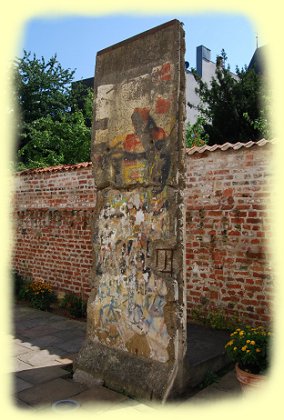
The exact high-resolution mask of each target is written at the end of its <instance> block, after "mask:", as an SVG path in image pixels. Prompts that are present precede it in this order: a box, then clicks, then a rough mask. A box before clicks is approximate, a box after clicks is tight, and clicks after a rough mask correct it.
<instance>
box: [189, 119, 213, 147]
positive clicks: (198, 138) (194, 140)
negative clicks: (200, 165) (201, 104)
mask: <svg viewBox="0 0 284 420" xmlns="http://www.w3.org/2000/svg"><path fill="white" fill-rule="evenodd" d="M205 124H206V121H205V119H204V118H203V117H201V116H199V117H197V119H196V122H195V123H193V124H191V123H187V125H186V129H185V139H186V147H193V146H199V147H200V146H204V145H205V144H207V143H208V134H206V132H205V128H204V126H205Z"/></svg>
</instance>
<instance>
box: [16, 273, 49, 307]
mask: <svg viewBox="0 0 284 420" xmlns="http://www.w3.org/2000/svg"><path fill="white" fill-rule="evenodd" d="M22 297H23V298H24V299H26V300H28V301H29V302H30V303H31V305H32V307H34V308H36V309H41V310H47V309H49V307H50V304H51V303H53V302H55V300H56V295H55V293H54V291H53V290H52V287H51V285H50V283H48V282H44V281H43V280H34V281H32V282H30V283H28V284H27V286H26V287H25V288H24V291H23V293H22Z"/></svg>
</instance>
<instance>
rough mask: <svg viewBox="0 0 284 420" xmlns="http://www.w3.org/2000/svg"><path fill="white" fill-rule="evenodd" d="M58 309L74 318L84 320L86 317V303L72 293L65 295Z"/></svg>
mask: <svg viewBox="0 0 284 420" xmlns="http://www.w3.org/2000/svg"><path fill="white" fill-rule="evenodd" d="M60 307H61V308H62V309H65V310H67V311H68V312H69V313H70V315H72V316H73V317H75V318H84V317H85V316H86V310H87V304H86V302H84V300H83V299H82V298H81V297H80V296H77V295H75V294H74V293H67V294H66V295H65V296H64V298H63V299H62V301H61V302H60Z"/></svg>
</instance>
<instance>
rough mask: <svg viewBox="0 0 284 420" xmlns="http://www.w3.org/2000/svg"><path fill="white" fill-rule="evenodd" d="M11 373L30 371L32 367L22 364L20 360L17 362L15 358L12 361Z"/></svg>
mask: <svg viewBox="0 0 284 420" xmlns="http://www.w3.org/2000/svg"><path fill="white" fill-rule="evenodd" d="M13 365H14V366H13V372H19V371H21V370H26V369H31V368H32V366H31V365H30V364H28V363H25V362H23V361H22V360H19V359H17V358H15V359H14V361H13Z"/></svg>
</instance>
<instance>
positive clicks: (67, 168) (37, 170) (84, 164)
mask: <svg viewBox="0 0 284 420" xmlns="http://www.w3.org/2000/svg"><path fill="white" fill-rule="evenodd" d="M89 166H92V162H81V163H76V164H73V165H71V164H70V165H57V166H48V167H46V168H33V169H25V170H23V171H20V172H16V174H15V175H18V176H21V175H29V174H38V173H42V172H65V171H75V170H76V169H81V168H88V167H89Z"/></svg>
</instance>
